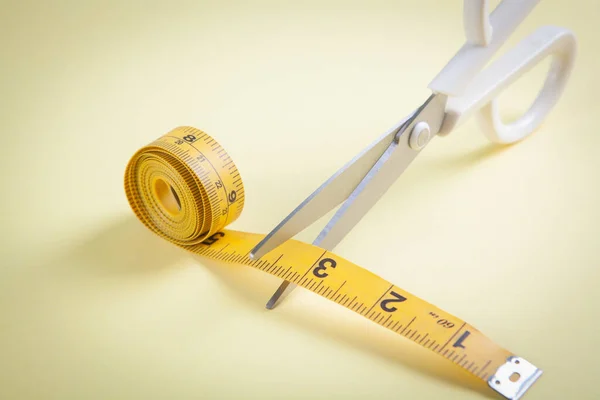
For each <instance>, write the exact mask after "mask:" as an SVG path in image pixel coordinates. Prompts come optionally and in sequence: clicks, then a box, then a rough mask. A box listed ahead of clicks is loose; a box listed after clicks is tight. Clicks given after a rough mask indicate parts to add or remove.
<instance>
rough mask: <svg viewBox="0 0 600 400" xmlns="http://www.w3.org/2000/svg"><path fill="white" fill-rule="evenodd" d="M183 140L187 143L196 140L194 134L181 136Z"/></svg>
mask: <svg viewBox="0 0 600 400" xmlns="http://www.w3.org/2000/svg"><path fill="white" fill-rule="evenodd" d="M183 140H185V141H186V142H188V143H194V142H195V141H196V136H194V135H186V136H184V137H183Z"/></svg>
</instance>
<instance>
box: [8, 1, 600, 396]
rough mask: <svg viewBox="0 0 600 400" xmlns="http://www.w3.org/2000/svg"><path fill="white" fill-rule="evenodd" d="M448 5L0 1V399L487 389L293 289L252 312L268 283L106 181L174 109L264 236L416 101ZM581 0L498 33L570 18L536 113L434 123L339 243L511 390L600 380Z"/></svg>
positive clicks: (571, 390)
mask: <svg viewBox="0 0 600 400" xmlns="http://www.w3.org/2000/svg"><path fill="white" fill-rule="evenodd" d="M461 7H462V2H460V1H457V0H453V1H443V2H442V1H433V0H428V1H416V0H415V1H367V0H364V1H350V2H349V1H343V2H342V1H325V0H324V1H311V2H283V1H280V2H276V1H272V2H261V1H241V0H240V1H228V2H219V1H213V2H208V1H194V2H193V1H188V2H169V1H164V2H162V3H158V2H154V3H151V2H130V1H124V2H120V1H110V2H101V1H93V2H92V1H74V0H73V1H71V2H68V1H62V2H59V1H38V2H26V1H12V2H3V3H2V5H1V7H0V49H1V54H0V93H1V96H0V100H1V102H0V116H1V117H0V127H1V132H2V145H1V146H0V163H1V164H0V171H1V172H0V174H1V176H2V181H1V187H2V200H1V202H2V203H1V206H2V207H1V210H2V219H1V221H2V247H1V248H0V249H1V251H2V253H1V260H2V261H1V265H0V399H483V398H497V396H495V395H492V393H491V391H489V390H488V389H487V387H486V386H485V385H484V384H483V383H480V382H479V381H476V380H473V379H471V378H470V377H469V376H467V375H466V374H465V373H463V372H462V371H461V370H460V369H459V368H457V367H454V366H452V365H450V364H449V363H447V362H445V361H444V360H442V359H441V358H439V357H437V356H435V355H434V354H433V353H430V352H428V351H426V350H423V349H421V348H420V347H418V346H417V345H415V344H413V343H411V342H409V341H407V340H404V339H403V338H401V337H399V336H396V335H394V334H393V333H391V332H389V331H387V330H385V329H382V328H380V327H379V326H376V325H375V324H372V323H371V322H369V321H367V320H366V319H363V318H361V317H359V316H357V315H356V314H354V313H352V312H349V311H347V310H345V309H342V308H341V307H339V306H337V305H335V304H333V303H330V302H328V301H327V300H324V299H322V298H320V297H318V296H316V295H314V294H311V293H308V292H306V291H302V290H297V291H295V292H294V293H293V294H292V295H291V296H290V297H289V298H288V299H287V301H285V302H284V303H283V304H282V305H281V306H280V307H279V308H277V309H276V311H272V312H267V311H266V310H265V309H264V303H265V301H266V300H267V299H268V297H269V296H270V294H271V292H272V291H273V290H274V289H275V288H276V287H277V285H278V281H277V280H276V279H274V278H272V277H270V276H268V275H265V274H263V273H260V272H256V271H253V270H251V269H249V268H246V267H238V266H231V265H218V264H216V263H212V262H206V261H205V260H202V259H200V258H198V257H194V256H191V255H190V254H187V253H185V252H183V251H181V250H179V249H177V248H175V247H174V246H173V245H171V244H168V243H166V242H163V241H161V240H160V239H158V238H157V237H155V236H153V235H152V234H151V233H150V232H149V231H147V230H146V228H144V227H143V226H142V224H141V223H139V222H138V221H137V220H136V219H135V218H134V216H133V214H132V212H131V211H130V209H129V207H128V205H127V202H126V199H125V195H124V193H123V189H122V176H123V171H124V168H125V164H126V162H127V161H128V158H129V156H130V155H132V154H133V153H134V152H135V151H136V150H137V149H138V148H139V147H141V146H143V145H145V144H146V143H148V142H150V141H152V140H153V139H154V138H156V137H158V136H160V135H161V134H163V133H165V132H167V131H168V130H170V129H171V128H173V127H175V126H179V125H184V124H185V125H193V126H195V127H198V128H200V129H203V130H205V131H207V132H208V133H210V134H211V135H213V136H215V137H216V138H217V139H218V140H219V141H220V142H221V144H222V145H223V146H224V147H225V148H226V149H227V150H228V152H229V153H230V154H231V156H232V157H233V159H234V160H235V161H236V163H237V165H238V168H239V169H240V172H241V174H242V177H243V179H244V181H245V184H246V195H247V203H246V208H245V211H244V213H243V214H242V217H241V218H240V219H239V220H238V221H237V222H236V223H235V224H234V225H233V226H232V227H233V228H235V229H243V230H250V231H255V232H263V233H266V232H268V231H269V230H270V229H271V228H272V227H273V226H274V225H275V224H276V223H277V222H278V221H279V220H280V219H281V218H283V217H284V216H285V215H286V214H287V213H288V212H289V211H291V209H292V208H293V207H295V206H296V204H297V203H298V202H300V201H301V200H302V199H303V198H304V197H305V196H306V195H308V194H309V193H310V192H311V191H312V190H313V189H314V188H315V187H316V186H317V185H319V184H320V183H321V182H322V181H323V180H324V179H325V178H327V177H328V176H329V175H330V174H331V173H333V172H334V171H335V170H336V169H337V168H338V167H340V166H341V165H342V164H343V163H344V162H345V161H346V160H348V159H349V158H350V157H352V156H353V155H354V154H355V153H356V152H357V151H359V150H360V149H361V148H362V147H363V146H365V145H367V144H368V143H370V142H371V141H372V140H373V139H374V138H376V137H378V136H379V135H380V134H381V133H382V132H384V131H385V130H387V128H388V127H390V126H391V125H393V124H394V123H395V122H396V121H397V120H399V119H400V118H402V117H403V116H404V115H405V114H407V113H409V112H410V111H411V110H412V109H413V108H414V107H416V106H418V105H419V103H420V102H421V101H423V100H424V99H425V98H426V96H427V95H428V92H427V90H426V86H427V84H428V83H429V81H430V79H431V78H433V76H434V75H435V74H436V73H437V72H438V70H439V69H440V68H441V67H442V66H443V65H444V64H445V62H446V61H447V59H449V57H450V56H451V55H452V54H453V53H454V51H455V50H456V49H457V48H458V47H459V46H460V45H461V44H462V42H463V40H464V39H463V32H462V20H461ZM599 11H600V7H599V6H598V2H597V1H592V0H590V1H570V2H564V1H559V0H546V1H544V2H542V4H541V5H540V6H539V7H538V8H537V9H536V10H535V11H534V12H533V14H532V15H531V17H530V18H529V19H528V20H527V21H526V23H525V24H524V25H523V26H522V27H521V28H520V29H519V30H518V32H517V33H516V35H515V36H514V37H513V39H512V40H511V43H515V42H516V40H518V39H520V38H522V37H523V36H524V35H525V34H527V33H529V32H531V31H533V29H535V28H536V27H538V26H541V25H543V24H554V25H561V26H567V27H569V28H571V29H573V30H574V31H575V32H576V34H577V35H578V39H579V57H578V60H577V64H576V68H575V70H574V74H573V77H572V80H571V82H570V83H569V86H568V88H567V90H566V92H565V94H564V96H563V97H562V98H561V101H560V103H559V104H558V106H557V108H556V109H555V110H554V112H553V113H552V114H551V115H550V117H549V119H548V120H547V122H546V123H545V124H544V125H543V126H542V128H541V129H540V131H539V132H537V133H536V134H534V135H533V136H532V137H531V138H529V139H527V140H526V141H524V142H522V143H520V144H518V145H516V146H512V147H507V148H499V147H496V146H494V145H491V144H489V143H487V142H486V140H485V139H484V138H483V136H482V135H481V134H480V133H479V132H478V128H477V126H476V124H475V123H474V122H469V123H468V124H466V125H464V126H463V127H461V129H459V130H458V131H456V132H455V134H454V135H452V136H450V137H448V138H438V139H436V140H435V141H434V142H433V143H432V144H431V146H430V147H428V149H427V151H425V152H424V153H423V154H422V155H421V156H420V157H419V158H418V159H417V161H416V162H415V163H414V164H413V165H412V166H411V167H410V169H409V171H407V172H406V174H405V176H403V177H402V178H401V179H400V180H399V181H398V182H397V183H396V184H395V185H394V186H393V187H392V188H391V189H390V191H389V192H388V193H387V195H386V196H385V197H384V198H383V199H382V200H381V201H380V202H379V203H378V204H377V205H376V207H375V208H374V209H373V210H372V211H371V212H370V213H369V214H368V215H367V216H366V217H365V219H364V220H363V221H362V222H361V223H360V225H359V226H357V228H356V229H355V230H354V231H353V232H352V233H351V234H350V235H349V236H348V237H347V238H346V240H345V241H344V242H343V243H341V244H340V245H339V246H338V247H337V249H336V252H337V253H338V254H340V255H342V256H343V257H345V258H347V259H349V260H352V261H353V262H356V263H358V264H359V265H362V266H364V267H366V268H369V269H371V270H372V271H374V272H376V273H378V274H380V275H381V276H383V277H384V278H386V279H389V280H390V281H392V282H394V283H395V284H397V285H399V286H401V287H403V288H405V289H406V290H408V291H411V292H413V293H415V294H417V295H419V296H421V297H423V298H425V299H427V300H428V301H430V302H432V303H434V304H436V305H438V306H440V307H442V308H443V309H445V310H447V311H449V312H452V313H454V314H456V315H458V316H460V317H461V318H464V319H465V320H467V321H468V322H470V323H471V324H473V325H475V326H476V327H478V328H479V329H480V330H482V331H483V332H485V333H486V334H487V335H488V336H489V337H491V338H492V339H493V340H495V341H496V342H497V343H499V344H501V345H502V346H504V347H506V348H507V349H509V350H511V351H513V352H516V353H518V354H519V355H521V356H523V357H525V358H526V359H528V360H530V361H531V362H533V363H535V364H536V365H538V366H539V367H540V368H542V369H544V371H545V374H544V376H543V377H542V379H541V380H540V381H539V382H538V383H537V384H536V385H535V387H534V389H532V390H531V391H530V393H529V394H528V395H527V396H526V397H525V398H526V399H527V400H536V399H538V400H540V399H582V400H583V399H585V400H591V399H599V398H600V389H599V387H598V386H597V385H598V379H599V378H598V377H599V372H600V366H599V365H600V364H599V362H600V346H599V344H598V340H600V339H599V338H600V329H599V326H600V325H599V322H598V321H599V318H600V312H599V311H598V310H599V306H600V294H599V293H600V291H599V290H598V283H599V280H600V272H599V264H600V249H599V246H598V245H599V244H600V243H599V240H600V239H599V238H600V211H598V206H599V204H600V190H599V188H598V185H599V183H600V182H599V181H600V180H599V177H598V176H599V169H600V149H599V146H600V133H599V132H598V122H597V121H598V117H599V116H600V107H599V106H600V102H599V101H598V94H597V93H598V91H599V90H600V79H599V78H598V73H599V72H598V71H600V62H599V60H600V56H598V50H599V49H600V47H599V46H598V40H599V39H600V31H599V29H598V25H597V20H598V19H597V16H595V15H594V13H598V12H599ZM537 72H538V73H537V74H535V73H534V74H533V75H535V76H532V79H531V80H528V81H523V82H520V83H519V85H518V86H517V87H515V88H514V90H511V91H510V92H509V93H507V94H506V95H505V96H504V97H503V99H502V104H503V108H504V110H505V111H506V113H507V115H509V116H510V115H512V116H515V115H517V114H518V112H519V111H520V110H524V109H525V107H526V106H527V103H528V102H529V101H530V100H531V99H532V98H533V96H534V94H535V91H536V89H537V88H538V87H539V84H540V82H541V80H540V78H541V77H542V74H543V72H544V71H543V70H538V71H537ZM323 222H324V221H323ZM321 226H322V224H321V225H318V226H315V227H313V228H311V229H309V230H308V231H307V232H304V233H303V234H302V235H301V236H300V237H301V239H303V240H306V241H310V240H311V239H312V238H313V237H314V235H316V233H318V230H319V228H320V227H321Z"/></svg>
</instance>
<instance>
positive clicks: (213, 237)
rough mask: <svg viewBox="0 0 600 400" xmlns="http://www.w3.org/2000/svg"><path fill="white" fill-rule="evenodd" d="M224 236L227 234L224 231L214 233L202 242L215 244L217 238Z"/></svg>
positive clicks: (208, 244)
mask: <svg viewBox="0 0 600 400" xmlns="http://www.w3.org/2000/svg"><path fill="white" fill-rule="evenodd" d="M223 236H225V234H224V233H223V232H217V233H215V234H214V235H212V236H210V237H209V238H207V239H206V240H205V241H204V242H202V244H205V245H207V246H210V245H211V244H214V243H215V242H216V241H217V240H219V238H222V237H223Z"/></svg>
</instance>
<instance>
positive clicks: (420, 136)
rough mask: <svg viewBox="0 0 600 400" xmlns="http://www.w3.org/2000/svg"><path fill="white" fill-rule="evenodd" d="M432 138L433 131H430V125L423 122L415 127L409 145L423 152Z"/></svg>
mask: <svg viewBox="0 0 600 400" xmlns="http://www.w3.org/2000/svg"><path fill="white" fill-rule="evenodd" d="M430 137H431V130H430V129H429V124H428V123H427V122H423V121H421V122H419V123H417V124H416V125H415V126H414V127H413V129H412V132H411V133H410V137H409V138H408V145H409V146H410V148H411V149H413V150H421V149H422V148H423V147H425V145H426V144H427V142H429V139H430Z"/></svg>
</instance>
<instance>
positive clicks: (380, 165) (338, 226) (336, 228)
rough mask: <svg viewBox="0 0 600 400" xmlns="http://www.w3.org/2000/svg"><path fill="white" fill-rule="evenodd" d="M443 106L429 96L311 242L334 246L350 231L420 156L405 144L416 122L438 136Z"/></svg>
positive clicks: (443, 102) (441, 100)
mask: <svg viewBox="0 0 600 400" xmlns="http://www.w3.org/2000/svg"><path fill="white" fill-rule="evenodd" d="M445 106H446V97H445V96H441V95H432V96H431V97H430V98H429V99H428V101H427V102H426V103H425V106H424V107H422V108H421V109H420V110H419V112H418V113H417V115H416V116H415V118H414V119H413V120H412V121H411V122H410V123H409V124H408V125H407V126H406V128H405V129H404V131H403V132H401V133H400V136H399V137H398V138H397V141H392V143H390V145H389V146H388V148H387V149H386V151H385V152H384V153H383V154H382V155H381V157H380V158H379V159H378V160H377V162H376V163H375V165H374V166H373V167H372V168H371V170H369V172H368V173H367V174H366V175H365V177H364V178H363V180H362V181H361V182H360V183H359V184H358V185H357V187H356V188H355V189H354V190H353V191H352V193H351V194H350V196H349V197H348V200H346V201H345V202H344V204H343V205H342V207H340V209H339V210H337V212H336V213H335V215H334V216H333V217H332V218H331V220H330V221H329V222H328V223H327V225H326V226H325V228H323V230H322V231H321V233H320V234H319V236H317V239H316V240H315V242H318V243H319V246H320V247H323V248H330V246H336V245H337V244H338V243H339V242H341V241H342V239H343V238H344V237H345V236H346V235H347V234H348V232H350V230H352V228H354V226H355V225H356V224H358V222H359V221H360V220H361V219H362V217H363V216H364V215H365V214H366V213H367V212H368V211H369V210H370V209H371V208H372V207H373V206H374V205H375V203H377V201H378V200H379V199H380V198H381V197H382V196H383V195H384V194H385V192H386V191H387V190H388V189H389V188H390V186H392V185H393V184H394V182H395V181H396V180H397V179H398V177H400V175H402V173H403V172H404V170H405V169H406V168H407V167H408V166H409V165H410V163H412V161H413V160H414V159H415V158H416V157H417V155H418V154H419V153H420V150H415V149H412V148H411V146H410V144H409V139H410V134H411V131H412V128H413V126H414V125H415V124H416V123H418V122H426V123H427V124H428V125H429V129H430V134H431V138H432V137H433V136H435V135H436V134H437V132H439V129H440V127H441V124H442V121H443V118H444V111H445Z"/></svg>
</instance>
